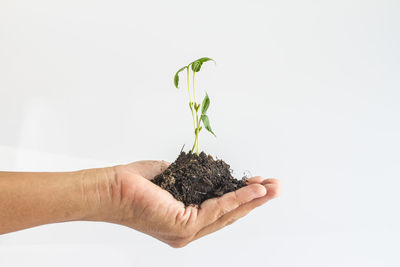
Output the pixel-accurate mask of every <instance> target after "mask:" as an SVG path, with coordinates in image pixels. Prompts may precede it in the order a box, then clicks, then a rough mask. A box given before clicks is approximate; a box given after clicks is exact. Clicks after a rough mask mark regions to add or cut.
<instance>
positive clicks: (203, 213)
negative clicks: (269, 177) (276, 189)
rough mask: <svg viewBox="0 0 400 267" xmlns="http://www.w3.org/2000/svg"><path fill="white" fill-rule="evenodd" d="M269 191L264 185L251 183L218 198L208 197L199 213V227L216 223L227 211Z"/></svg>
mask: <svg viewBox="0 0 400 267" xmlns="http://www.w3.org/2000/svg"><path fill="white" fill-rule="evenodd" d="M266 193H267V190H266V188H265V187H264V186H262V185H260V184H251V185H247V186H245V187H242V188H240V189H239V190H236V191H233V192H230V193H227V194H225V195H223V196H221V197H218V198H212V199H208V200H206V201H204V202H203V204H201V206H200V209H199V213H198V222H199V225H198V226H199V227H200V228H203V227H205V226H207V225H209V224H212V223H214V222H215V221H217V220H218V219H219V218H221V217H222V216H224V215H225V214H226V213H228V212H230V211H232V210H234V209H236V208H238V207H239V206H241V205H243V204H245V203H247V202H250V201H252V200H253V199H256V198H259V197H263V196H265V194H266Z"/></svg>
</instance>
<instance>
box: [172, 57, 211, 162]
mask: <svg viewBox="0 0 400 267" xmlns="http://www.w3.org/2000/svg"><path fill="white" fill-rule="evenodd" d="M207 61H213V62H214V63H215V61H214V60H213V59H211V58H208V57H202V58H199V59H198V60H195V61H193V62H191V63H189V64H188V65H187V66H184V67H182V68H180V69H179V70H178V71H177V72H176V74H175V76H174V85H175V87H176V88H179V73H180V72H182V71H184V70H186V73H187V88H188V93H189V108H190V111H191V113H192V118H193V128H194V144H193V147H192V149H191V150H190V152H191V153H193V152H194V151H195V150H196V154H197V155H199V133H200V132H201V130H202V129H203V126H204V128H205V129H206V130H207V131H209V132H210V133H212V134H213V135H214V136H215V134H214V132H213V131H212V129H211V126H210V120H209V118H208V116H207V110H208V107H209V106H210V98H209V97H208V94H207V93H206V95H205V96H204V99H203V102H202V103H201V105H200V104H199V103H197V100H196V90H195V86H194V85H195V83H194V80H195V79H194V78H195V76H196V72H199V71H200V69H201V67H202V65H203V63H204V62H207ZM190 69H191V70H192V73H193V76H192V81H193V86H192V89H193V101H192V97H191V95H190ZM200 108H201V110H200ZM199 111H200V112H201V113H200V116H199ZM195 113H196V116H195ZM201 124H203V126H201Z"/></svg>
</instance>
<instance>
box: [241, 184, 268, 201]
mask: <svg viewBox="0 0 400 267" xmlns="http://www.w3.org/2000/svg"><path fill="white" fill-rule="evenodd" d="M246 187H247V190H248V192H249V194H250V195H251V197H252V199H255V198H259V197H263V196H265V195H266V194H267V189H266V188H265V186H263V185H261V184H250V185H248V186H246ZM246 187H245V188H246Z"/></svg>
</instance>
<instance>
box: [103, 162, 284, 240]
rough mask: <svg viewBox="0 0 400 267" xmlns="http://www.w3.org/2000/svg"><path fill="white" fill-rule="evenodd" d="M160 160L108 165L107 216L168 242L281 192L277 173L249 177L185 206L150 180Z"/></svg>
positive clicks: (193, 235)
mask: <svg viewBox="0 0 400 267" xmlns="http://www.w3.org/2000/svg"><path fill="white" fill-rule="evenodd" d="M168 166H169V164H168V163H167V162H165V161H138V162H134V163H131V164H127V165H118V166H115V167H113V175H112V178H111V179H110V182H109V183H110V185H111V186H110V188H111V189H110V190H109V191H110V195H111V202H112V207H113V208H112V212H111V213H110V214H109V216H108V221H110V222H113V223H118V224H121V225H125V226H128V227H131V228H133V229H136V230H138V231H141V232H143V233H146V234H148V235H151V236H153V237H155V238H157V239H159V240H161V241H163V242H165V243H167V244H168V245H170V246H172V247H183V246H185V245H187V244H188V243H190V242H191V241H193V240H196V239H198V238H200V237H202V236H204V235H207V234H210V233H212V232H215V231H217V230H219V229H221V228H223V227H225V226H227V225H229V224H231V223H233V222H235V221H236V220H238V219H239V218H241V217H243V216H245V215H246V214H247V213H249V212H250V211H251V210H253V209H254V208H256V207H258V206H260V205H262V204H264V203H266V202H267V201H268V200H271V199H273V198H275V197H277V196H278V195H279V194H280V182H279V181H278V180H276V179H263V178H262V177H253V178H250V179H249V180H248V184H249V185H248V186H245V187H243V188H241V189H239V190H237V191H234V192H230V193H227V194H225V195H223V196H221V197H219V198H213V199H209V200H206V201H204V202H203V203H202V204H201V205H200V207H196V206H187V207H185V206H184V204H183V203H182V202H180V201H177V200H176V199H175V198H174V197H173V196H172V195H171V194H170V193H169V192H167V191H165V190H163V189H161V188H160V187H159V186H157V185H155V184H153V183H152V182H151V181H150V180H151V179H153V178H154V177H155V176H156V175H157V174H159V173H161V172H163V171H164V170H165V169H166V168H167V167H168Z"/></svg>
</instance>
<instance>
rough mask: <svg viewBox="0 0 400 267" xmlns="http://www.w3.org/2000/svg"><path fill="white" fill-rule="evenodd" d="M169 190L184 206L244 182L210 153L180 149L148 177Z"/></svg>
mask: <svg viewBox="0 0 400 267" xmlns="http://www.w3.org/2000/svg"><path fill="white" fill-rule="evenodd" d="M152 181H153V182H154V183H155V184H156V185H159V186H160V187H161V188H163V189H165V190H167V191H168V192H170V193H171V194H172V195H173V196H174V197H175V198H176V199H177V200H179V201H182V202H183V203H184V204H185V206H188V205H190V204H195V205H200V204H201V203H202V202H203V201H205V200H207V199H209V198H213V197H219V196H222V195H223V194H225V193H228V192H232V191H235V190H237V189H239V188H242V187H244V186H246V185H247V184H246V179H245V178H242V179H241V180H237V179H235V178H234V177H233V176H232V175H231V170H230V166H229V165H228V164H226V163H225V162H224V161H223V160H214V159H213V157H212V156H211V155H208V156H207V155H206V154H205V153H204V152H201V153H200V154H199V155H196V154H192V153H185V152H181V154H180V155H179V157H178V158H177V159H176V160H175V162H174V163H172V164H171V165H170V166H169V167H168V168H167V169H166V170H165V171H164V172H163V173H161V174H159V175H157V176H156V177H154V179H153V180H152Z"/></svg>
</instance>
